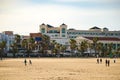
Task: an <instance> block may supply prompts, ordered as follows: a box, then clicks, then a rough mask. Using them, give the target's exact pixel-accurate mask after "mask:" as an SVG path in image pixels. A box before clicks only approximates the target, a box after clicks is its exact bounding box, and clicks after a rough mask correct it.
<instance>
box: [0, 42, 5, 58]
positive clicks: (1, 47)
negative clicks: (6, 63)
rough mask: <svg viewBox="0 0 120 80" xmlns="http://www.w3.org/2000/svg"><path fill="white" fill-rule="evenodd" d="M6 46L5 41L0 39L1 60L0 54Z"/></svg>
mask: <svg viewBox="0 0 120 80" xmlns="http://www.w3.org/2000/svg"><path fill="white" fill-rule="evenodd" d="M5 47H6V42H5V41H2V42H0V56H1V60H2V55H3V53H4V48H5Z"/></svg>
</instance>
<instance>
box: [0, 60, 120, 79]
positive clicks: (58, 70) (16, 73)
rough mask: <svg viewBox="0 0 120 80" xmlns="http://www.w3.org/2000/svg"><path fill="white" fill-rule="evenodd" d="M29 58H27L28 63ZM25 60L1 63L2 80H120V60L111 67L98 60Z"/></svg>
mask: <svg viewBox="0 0 120 80" xmlns="http://www.w3.org/2000/svg"><path fill="white" fill-rule="evenodd" d="M28 60H29V58H27V61H28ZM31 60H32V65H30V64H27V66H25V65H24V58H21V59H20V58H19V59H5V60H3V61H0V80H120V59H117V60H116V61H117V62H116V63H113V59H110V61H111V64H110V67H106V66H105V59H103V63H102V64H97V63H96V58H88V59H87V58H84V59H81V58H32V59H31Z"/></svg>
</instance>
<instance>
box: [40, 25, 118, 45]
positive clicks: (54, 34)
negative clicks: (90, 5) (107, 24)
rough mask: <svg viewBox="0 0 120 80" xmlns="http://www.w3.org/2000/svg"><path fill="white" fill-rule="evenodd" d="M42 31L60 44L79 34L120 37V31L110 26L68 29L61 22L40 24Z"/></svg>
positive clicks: (84, 35) (65, 43)
mask: <svg viewBox="0 0 120 80" xmlns="http://www.w3.org/2000/svg"><path fill="white" fill-rule="evenodd" d="M40 33H42V34H45V35H48V36H50V38H51V40H56V41H57V42H59V43H60V44H64V45H67V44H69V40H70V39H75V38H77V37H78V36H83V37H115V38H120V31H109V29H108V28H103V29H101V28H98V27H96V26H95V27H92V28H90V29H89V30H75V29H67V25H66V24H64V23H63V24H61V25H60V26H59V27H53V26H51V25H48V24H47V25H45V24H44V23H43V24H41V25H40Z"/></svg>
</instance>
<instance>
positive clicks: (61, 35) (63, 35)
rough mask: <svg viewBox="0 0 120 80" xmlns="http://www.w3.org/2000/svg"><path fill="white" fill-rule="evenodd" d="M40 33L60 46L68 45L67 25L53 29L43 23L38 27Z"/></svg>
mask: <svg viewBox="0 0 120 80" xmlns="http://www.w3.org/2000/svg"><path fill="white" fill-rule="evenodd" d="M40 33H42V34H45V35H48V36H49V37H50V39H51V40H55V41H56V42H58V43H60V44H63V45H68V40H69V39H68V36H67V25H66V24H64V23H63V24H61V25H60V26H59V27H53V26H51V25H49V24H47V25H45V24H44V23H43V24H41V25H40Z"/></svg>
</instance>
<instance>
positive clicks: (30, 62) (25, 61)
mask: <svg viewBox="0 0 120 80" xmlns="http://www.w3.org/2000/svg"><path fill="white" fill-rule="evenodd" d="M24 63H25V66H26V65H27V60H26V59H25V60H24ZM29 64H30V65H32V61H31V60H29Z"/></svg>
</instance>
